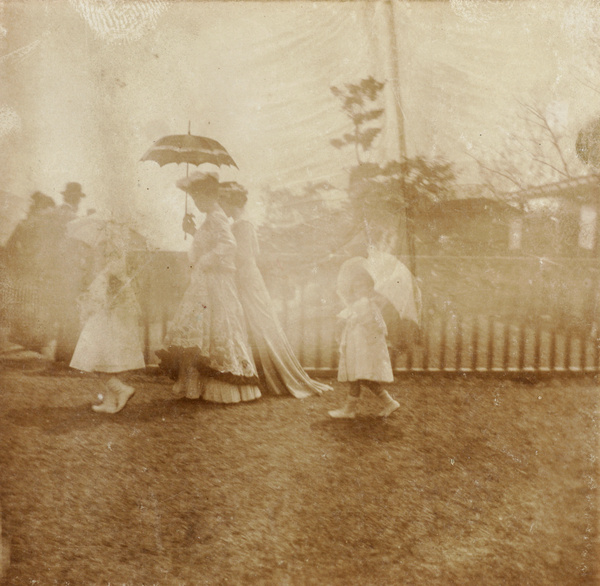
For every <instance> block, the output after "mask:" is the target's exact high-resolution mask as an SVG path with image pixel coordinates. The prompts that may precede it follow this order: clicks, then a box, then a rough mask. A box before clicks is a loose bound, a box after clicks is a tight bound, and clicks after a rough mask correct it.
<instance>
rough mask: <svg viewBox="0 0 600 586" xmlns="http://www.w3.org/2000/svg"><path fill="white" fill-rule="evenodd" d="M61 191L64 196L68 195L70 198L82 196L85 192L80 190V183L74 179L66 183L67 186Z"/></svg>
mask: <svg viewBox="0 0 600 586" xmlns="http://www.w3.org/2000/svg"><path fill="white" fill-rule="evenodd" d="M61 193H62V194H63V195H64V196H65V197H70V198H75V197H78V198H82V197H85V193H83V191H81V184H79V183H76V182H74V181H72V182H71V183H67V186H66V187H65V190H64V191H61Z"/></svg>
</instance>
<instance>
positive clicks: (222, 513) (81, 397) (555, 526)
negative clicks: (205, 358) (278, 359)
mask: <svg viewBox="0 0 600 586" xmlns="http://www.w3.org/2000/svg"><path fill="white" fill-rule="evenodd" d="M25 366H27V368H26V369H23V365H18V364H5V365H4V370H3V373H2V374H1V375H0V469H1V470H2V477H1V479H0V497H1V503H2V514H3V531H4V533H5V535H6V536H7V537H8V539H9V540H10V546H11V564H10V566H9V568H8V570H7V572H6V575H5V583H6V584H15V585H20V584H27V585H31V584H41V585H45V584H70V585H79V584H113V585H114V584H127V585H141V584H147V585H150V584H164V585H171V584H173V585H177V584H186V585H187V584H192V585H193V584H273V585H287V584H294V585H295V584H300V585H304V584H315V585H316V584H319V585H321V584H324V585H328V584H335V585H337V584H340V585H349V584H357V585H358V584H360V585H365V584H366V585H371V584H373V585H392V584H403V585H404V584H418V585H431V584H434V585H435V584H442V585H445V584H481V585H496V584H498V585H500V584H502V585H512V584H515V585H523V584H531V585H538V584H539V585H548V584H557V585H560V586H566V585H570V584H590V585H592V584H594V585H595V584H598V583H599V580H600V565H599V559H598V554H599V551H598V531H597V530H598V507H597V504H598V502H597V497H598V494H597V493H598V488H597V485H598V480H599V478H598V460H597V455H598V446H599V443H598V433H599V430H598V423H597V420H596V418H597V416H598V403H599V391H598V388H597V387H596V386H594V385H593V384H592V381H590V380H588V381H585V380H580V381H576V380H570V381H559V380H554V381H545V382H538V383H536V384H527V383H519V382H510V381H502V380H496V379H478V378H465V379H451V378H435V377H433V376H431V377H426V376H421V377H415V378H412V379H405V380H400V381H398V382H397V383H396V384H394V385H392V386H391V387H390V390H391V391H392V394H393V395H394V396H395V397H396V398H397V399H398V400H399V401H400V402H401V405H402V408H401V410H399V411H397V412H396V413H394V414H393V415H392V416H391V417H390V418H389V419H388V420H380V419H378V418H376V417H375V416H374V414H375V413H376V412H377V410H378V405H377V404H376V402H375V400H374V399H372V398H368V399H365V401H364V403H363V410H364V415H362V416H361V417H360V418H358V419H356V420H355V421H334V420H330V419H329V418H328V417H327V409H331V408H333V407H335V406H338V405H339V404H340V403H341V401H342V400H343V397H344V388H343V386H342V385H338V384H336V386H335V390H334V391H333V392H331V393H329V394H327V395H326V396H323V397H315V398H310V399H306V400H304V401H299V400H296V399H292V398H272V397H268V398H263V399H261V400H259V401H257V402H254V403H250V404H242V405H234V406H215V405H210V404H207V403H203V402H199V401H187V400H173V399H171V397H170V395H169V381H168V380H167V379H163V378H159V377H157V376H155V375H151V374H135V375H131V376H130V377H129V380H130V382H131V383H132V384H134V386H136V388H137V393H136V395H135V396H134V397H133V399H132V400H131V402H130V404H129V405H128V406H127V407H126V409H125V410H124V411H123V412H121V413H119V414H117V415H102V414H96V413H94V412H92V410H91V409H90V405H91V404H92V402H94V401H95V397H96V395H97V393H98V391H99V388H98V386H97V382H96V381H95V380H94V379H93V378H89V377H84V376H79V375H78V374H76V373H72V372H70V371H68V370H60V369H53V370H46V371H44V370H39V371H36V370H34V369H32V368H31V365H30V364H29V365H25Z"/></svg>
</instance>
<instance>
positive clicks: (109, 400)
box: [92, 390, 117, 413]
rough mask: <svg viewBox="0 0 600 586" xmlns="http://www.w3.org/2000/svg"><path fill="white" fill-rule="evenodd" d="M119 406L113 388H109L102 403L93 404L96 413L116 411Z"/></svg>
mask: <svg viewBox="0 0 600 586" xmlns="http://www.w3.org/2000/svg"><path fill="white" fill-rule="evenodd" d="M116 408H117V399H116V397H115V394H114V392H113V391H112V390H108V391H107V392H106V393H105V394H104V398H103V399H102V403H100V405H92V409H93V410H94V411H95V412H96V413H114V412H115V409H116Z"/></svg>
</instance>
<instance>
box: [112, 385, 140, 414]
mask: <svg viewBox="0 0 600 586" xmlns="http://www.w3.org/2000/svg"><path fill="white" fill-rule="evenodd" d="M108 387H109V388H110V390H111V391H112V393H113V397H114V408H113V410H112V411H108V413H118V412H119V411H121V409H123V407H125V405H127V401H129V399H131V397H132V396H133V394H134V393H135V389H134V388H133V387H130V386H129V385H126V384H125V383H122V382H121V381H120V380H119V379H118V378H112V379H110V380H109V381H108Z"/></svg>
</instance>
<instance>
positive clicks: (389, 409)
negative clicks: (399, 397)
mask: <svg viewBox="0 0 600 586" xmlns="http://www.w3.org/2000/svg"><path fill="white" fill-rule="evenodd" d="M399 408H400V403H398V401H395V400H394V399H392V400H391V401H390V402H388V403H387V405H386V406H385V407H384V408H383V410H382V411H381V412H380V413H379V417H388V416H389V415H391V414H392V413H393V412H394V411H395V410H396V409H399Z"/></svg>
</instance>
